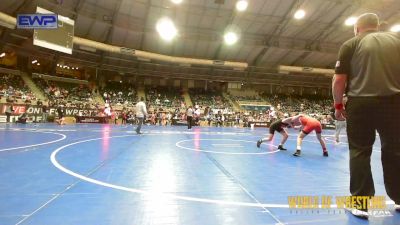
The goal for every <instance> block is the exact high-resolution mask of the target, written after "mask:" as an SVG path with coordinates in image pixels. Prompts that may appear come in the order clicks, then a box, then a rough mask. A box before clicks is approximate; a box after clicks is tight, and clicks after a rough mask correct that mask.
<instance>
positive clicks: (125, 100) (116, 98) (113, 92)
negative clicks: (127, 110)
mask: <svg viewBox="0 0 400 225" xmlns="http://www.w3.org/2000/svg"><path fill="white" fill-rule="evenodd" d="M101 94H102V96H103V99H104V101H105V102H108V103H110V104H111V105H116V106H124V107H133V106H134V104H136V101H137V96H136V94H137V93H136V90H135V88H134V86H133V85H132V84H129V83H121V82H116V81H110V82H108V83H107V84H106V86H105V87H104V88H103V89H102V90H101Z"/></svg>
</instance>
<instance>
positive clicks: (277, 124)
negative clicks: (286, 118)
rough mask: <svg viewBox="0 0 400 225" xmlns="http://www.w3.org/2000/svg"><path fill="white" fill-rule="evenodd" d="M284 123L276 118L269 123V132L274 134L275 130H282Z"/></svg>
mask: <svg viewBox="0 0 400 225" xmlns="http://www.w3.org/2000/svg"><path fill="white" fill-rule="evenodd" d="M283 126H284V124H283V123H282V120H277V121H275V122H273V123H272V124H271V126H270V127H269V133H270V134H274V133H275V131H278V132H279V133H280V132H282V131H283V128H282V127H283Z"/></svg>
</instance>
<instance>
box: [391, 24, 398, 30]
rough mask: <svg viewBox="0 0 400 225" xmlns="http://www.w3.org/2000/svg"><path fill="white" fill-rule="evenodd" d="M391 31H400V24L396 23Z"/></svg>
mask: <svg viewBox="0 0 400 225" xmlns="http://www.w3.org/2000/svg"><path fill="white" fill-rule="evenodd" d="M390 31H391V32H400V24H396V25H394V26H393V27H391V28H390Z"/></svg>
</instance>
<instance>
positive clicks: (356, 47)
mask: <svg viewBox="0 0 400 225" xmlns="http://www.w3.org/2000/svg"><path fill="white" fill-rule="evenodd" d="M335 72H336V74H346V75H347V76H348V82H347V95H349V96H389V95H394V94H397V93H400V34H399V33H393V32H366V33H363V34H361V35H358V36H356V37H354V38H352V39H350V40H348V41H346V42H345V43H344V44H343V45H342V46H341V48H340V51H339V57H338V61H337V62H336V67H335Z"/></svg>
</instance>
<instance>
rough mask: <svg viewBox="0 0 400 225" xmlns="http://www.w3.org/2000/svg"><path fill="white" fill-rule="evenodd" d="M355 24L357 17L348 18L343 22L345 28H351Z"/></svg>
mask: <svg viewBox="0 0 400 225" xmlns="http://www.w3.org/2000/svg"><path fill="white" fill-rule="evenodd" d="M356 23H357V17H354V16H352V17H349V18H347V19H346V21H344V24H345V25H346V26H353V25H354V24H356Z"/></svg>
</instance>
